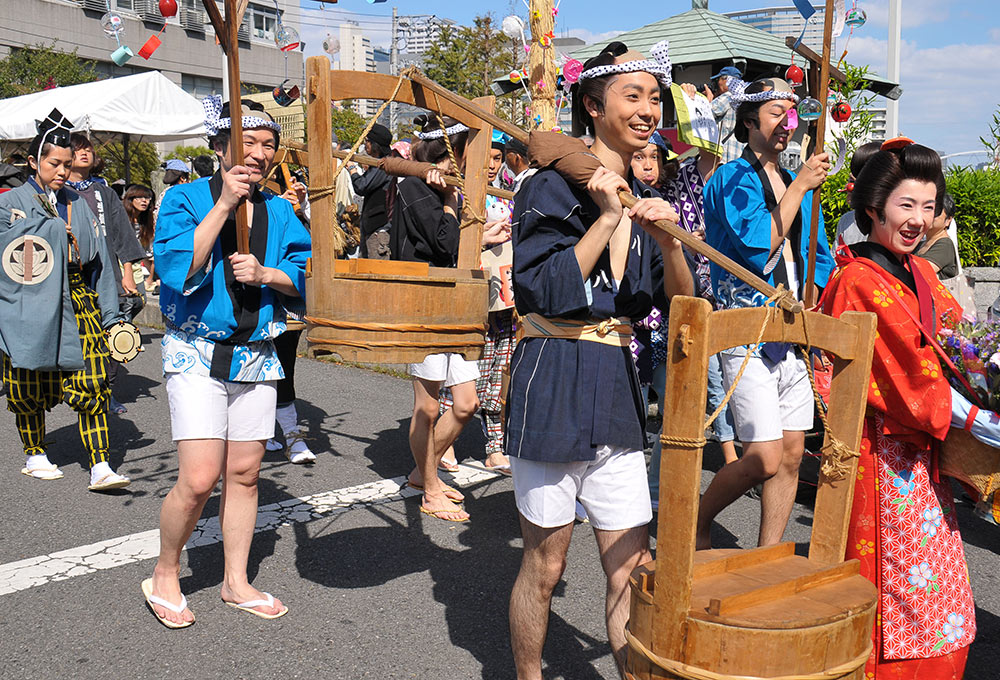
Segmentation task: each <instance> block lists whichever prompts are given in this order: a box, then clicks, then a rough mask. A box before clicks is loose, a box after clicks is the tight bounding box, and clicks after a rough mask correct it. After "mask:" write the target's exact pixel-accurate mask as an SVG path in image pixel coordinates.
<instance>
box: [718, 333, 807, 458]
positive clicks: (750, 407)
mask: <svg viewBox="0 0 1000 680" xmlns="http://www.w3.org/2000/svg"><path fill="white" fill-rule="evenodd" d="M719 361H720V363H721V365H722V382H723V384H724V386H725V388H726V390H727V391H728V390H729V388H730V386H731V385H732V384H733V378H734V377H735V376H736V374H737V373H738V372H739V370H740V366H741V365H742V364H743V356H742V355H736V354H729V353H726V352H723V353H721V354H719ZM814 406H815V402H814V400H813V393H812V386H811V385H810V384H809V374H808V373H807V372H806V363H805V361H804V360H803V359H802V357H800V356H798V355H797V354H795V351H794V349H792V348H790V349H789V350H788V353H787V354H785V357H784V358H783V359H782V360H781V361H780V362H778V363H777V364H774V365H772V364H771V363H770V362H769V361H766V360H764V359H758V358H752V359H750V362H749V363H748V364H747V368H746V371H744V372H743V377H742V378H740V382H739V384H738V385H737V386H736V391H734V392H733V397H732V399H730V400H729V407H730V408H731V409H732V412H733V420H734V421H735V425H736V437H737V438H738V439H739V440H740V441H741V442H770V441H775V440H778V439H781V438H782V433H783V431H785V430H788V431H799V432H805V431H807V430H810V429H812V426H813V408H814Z"/></svg>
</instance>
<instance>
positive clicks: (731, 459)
mask: <svg viewBox="0 0 1000 680" xmlns="http://www.w3.org/2000/svg"><path fill="white" fill-rule="evenodd" d="M719 446H721V447H722V458H723V459H724V460H725V461H726V465H729V464H730V463H735V462H736V461H737V459H738V458H739V457H738V456H737V455H736V442H734V441H732V440H730V441H728V442H722V443H720V444H719Z"/></svg>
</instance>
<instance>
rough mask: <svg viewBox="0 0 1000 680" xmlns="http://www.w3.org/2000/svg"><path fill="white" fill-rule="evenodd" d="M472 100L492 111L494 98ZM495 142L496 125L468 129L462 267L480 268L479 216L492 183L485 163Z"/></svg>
mask: <svg viewBox="0 0 1000 680" xmlns="http://www.w3.org/2000/svg"><path fill="white" fill-rule="evenodd" d="M472 103H473V104H475V105H476V106H477V107H479V108H481V109H482V110H483V111H486V112H487V113H493V106H494V103H495V98H494V97H492V96H487V97H479V98H478V99H473V100H472ZM492 141H493V128H492V127H490V125H489V124H486V125H483V127H481V128H479V129H478V130H475V129H470V130H469V140H468V142H467V143H466V145H465V195H464V196H463V197H462V215H461V218H460V219H459V223H460V224H461V227H462V230H461V233H460V234H459V237H458V238H459V241H458V268H459V269H479V265H480V262H479V258H480V254H481V253H482V252H483V247H482V246H483V223H482V222H480V221H479V218H482V217H483V216H484V215H485V214H486V185H487V184H489V178H488V177H487V174H486V172H487V168H486V166H487V165H488V164H489V158H490V148H491V147H492Z"/></svg>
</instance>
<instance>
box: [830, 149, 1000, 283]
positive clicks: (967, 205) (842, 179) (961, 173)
mask: <svg viewBox="0 0 1000 680" xmlns="http://www.w3.org/2000/svg"><path fill="white" fill-rule="evenodd" d="M848 174H849V173H848V169H847V168H844V169H842V170H841V171H840V172H838V173H837V174H836V175H830V177H828V178H827V180H826V183H825V184H824V185H823V189H822V193H821V196H822V201H823V219H824V221H825V223H826V233H827V236H828V238H829V239H830V242H831V243H832V242H833V237H834V235H835V234H836V229H837V221H838V220H839V219H840V217H841V216H842V215H843V214H844V213H846V212H847V211H848V210H850V209H851V208H850V206H849V205H847V194H844V193H841V192H840V190H841V189H843V188H844V185H845V184H846V183H847V178H848ZM945 181H946V183H947V185H948V191H949V192H950V193H951V195H952V197H953V198H954V199H955V220H956V221H957V222H958V253H959V256H960V257H961V258H962V265H963V266H965V267H994V266H997V264H998V262H1000V170H997V169H989V170H972V169H970V168H962V167H957V168H951V169H949V170H948V173H947V175H946V177H945Z"/></svg>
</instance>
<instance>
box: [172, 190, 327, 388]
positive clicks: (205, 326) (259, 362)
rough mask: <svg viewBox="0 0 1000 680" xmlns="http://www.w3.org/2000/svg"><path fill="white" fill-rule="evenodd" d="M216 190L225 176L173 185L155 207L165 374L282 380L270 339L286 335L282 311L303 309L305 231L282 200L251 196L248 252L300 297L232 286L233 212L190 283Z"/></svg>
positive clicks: (308, 247) (260, 194) (307, 245)
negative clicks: (199, 230) (201, 227)
mask: <svg viewBox="0 0 1000 680" xmlns="http://www.w3.org/2000/svg"><path fill="white" fill-rule="evenodd" d="M221 192H222V176H221V174H219V173H216V174H215V175H214V176H213V177H212V178H211V179H204V180H198V181H195V182H192V183H190V184H182V185H178V186H175V187H174V188H172V189H171V190H170V191H168V192H167V193H166V194H165V196H164V199H163V204H162V205H161V206H160V213H159V217H158V219H157V222H156V237H155V240H154V242H153V256H154V258H155V262H156V273H157V274H158V275H159V276H160V280H161V282H162V284H161V292H160V309H161V310H162V311H163V314H164V315H165V316H166V318H167V322H168V335H169V336H170V338H169V341H170V342H168V338H167V336H165V338H164V340H165V342H164V355H165V356H164V370H165V372H168V373H170V372H179V373H182V372H196V373H201V374H204V375H211V376H212V377H215V378H219V379H220V380H230V381H235V382H256V381H260V380H269V379H275V378H277V377H281V375H282V374H281V373H280V370H281V369H280V364H277V365H275V363H274V362H275V361H276V357H275V355H274V352H273V345H272V344H271V341H272V340H273V339H274V338H276V337H277V336H279V335H280V334H281V333H283V332H284V330H285V306H286V305H288V306H290V307H291V308H293V309H298V310H302V309H304V308H303V306H302V305H303V302H304V296H305V269H306V261H307V260H308V259H309V257H310V255H311V245H310V240H309V232H308V231H307V230H306V228H305V227H304V226H303V225H302V223H301V222H300V221H299V219H298V218H297V217H296V216H295V211H294V210H293V208H292V204H291V203H289V202H288V201H287V200H285V199H283V198H280V197H278V196H274V195H272V194H266V193H263V192H261V191H259V190H258V191H255V192H254V194H253V197H252V199H251V200H252V201H253V206H254V212H253V220H252V222H253V223H252V224H251V225H250V252H251V253H252V254H253V255H255V256H256V257H257V259H258V260H259V261H260V263H261V264H262V265H263V266H265V267H275V268H277V269H280V270H281V271H283V272H284V273H285V274H287V275H288V277H289V278H290V279H291V281H292V283H293V284H294V285H295V288H296V290H298V291H299V294H300V295H301V296H303V297H299V298H288V297H286V296H284V295H282V294H280V293H278V292H277V291H275V290H274V289H272V288H270V287H268V286H262V287H257V286H251V285H243V284H240V283H238V282H237V281H236V280H235V278H234V277H233V267H232V264H231V263H230V261H229V255H231V254H232V253H234V252H236V220H235V217H234V215H235V212H234V213H233V214H231V215H230V218H229V219H228V220H227V222H226V224H225V225H224V226H223V228H222V230H221V232H220V233H219V236H218V238H216V241H215V245H214V246H213V247H212V253H211V255H210V256H209V258H208V261H207V262H206V263H205V266H204V267H203V268H202V269H200V270H198V271H196V272H195V273H194V274H193V275H192V276H191V277H190V278H188V276H187V274H188V270H189V269H190V268H191V260H192V258H193V256H194V231H195V228H196V227H197V226H198V224H199V223H200V222H201V221H202V220H203V219H204V218H205V216H206V215H207V214H208V212H209V210H211V209H212V206H213V205H215V203H216V201H218V199H219V196H220V195H221ZM171 331H173V332H171ZM171 343H172V344H171ZM168 345H170V346H169V347H168ZM185 345H186V346H188V348H187V349H183V346H185ZM178 347H182V349H181V350H178V349H177V348H178ZM171 352H172V353H173V354H171ZM201 369H204V370H201Z"/></svg>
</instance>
